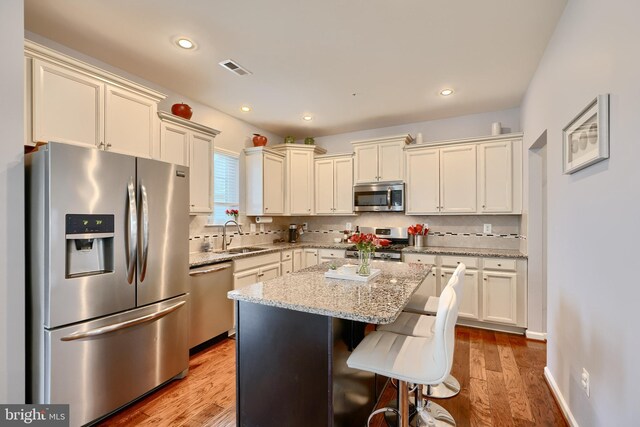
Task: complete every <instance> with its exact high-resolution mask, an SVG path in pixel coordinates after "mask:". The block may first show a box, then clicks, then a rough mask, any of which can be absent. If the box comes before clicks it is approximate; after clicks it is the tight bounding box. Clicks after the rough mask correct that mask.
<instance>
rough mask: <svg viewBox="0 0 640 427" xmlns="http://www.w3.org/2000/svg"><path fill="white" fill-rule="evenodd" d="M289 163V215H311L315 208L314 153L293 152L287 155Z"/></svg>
mask: <svg viewBox="0 0 640 427" xmlns="http://www.w3.org/2000/svg"><path fill="white" fill-rule="evenodd" d="M287 161H288V162H289V177H288V184H289V185H288V189H289V191H288V194H287V198H288V199H289V213H291V214H292V215H310V214H311V213H312V212H311V209H312V207H313V153H311V152H308V151H291V152H290V153H289V154H288V155H287Z"/></svg>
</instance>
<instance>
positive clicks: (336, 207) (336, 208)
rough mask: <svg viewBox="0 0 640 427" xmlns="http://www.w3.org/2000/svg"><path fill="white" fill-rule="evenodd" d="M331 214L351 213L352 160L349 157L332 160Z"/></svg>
mask: <svg viewBox="0 0 640 427" xmlns="http://www.w3.org/2000/svg"><path fill="white" fill-rule="evenodd" d="M316 173H317V171H316ZM316 212H317V207H316ZM333 213H334V214H352V213H353V158H351V157H348V158H344V159H334V160H333Z"/></svg>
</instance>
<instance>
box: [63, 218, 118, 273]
mask: <svg viewBox="0 0 640 427" xmlns="http://www.w3.org/2000/svg"><path fill="white" fill-rule="evenodd" d="M113 224H114V216H113V215H80V214H68V215H67V216H66V230H65V235H66V257H65V258H66V270H65V277H66V278H67V279H71V278H75V277H82V276H93V275H96V274H105V273H112V272H113V236H114V229H113Z"/></svg>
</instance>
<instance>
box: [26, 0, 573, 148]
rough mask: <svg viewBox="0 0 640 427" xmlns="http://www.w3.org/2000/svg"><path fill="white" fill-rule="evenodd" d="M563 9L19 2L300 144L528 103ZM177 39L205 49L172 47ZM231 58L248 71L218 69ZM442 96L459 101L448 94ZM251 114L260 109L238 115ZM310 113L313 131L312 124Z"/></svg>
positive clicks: (95, 51) (110, 56) (71, 38)
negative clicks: (297, 139) (307, 118)
mask: <svg viewBox="0 0 640 427" xmlns="http://www.w3.org/2000/svg"><path fill="white" fill-rule="evenodd" d="M565 4H566V0H482V1H478V0H449V1H444V0H439V1H438V0H397V1H393V0H351V1H345V0H321V1H303V0H270V1H265V0H189V1H185V0H183V1H179V0H135V1H131V0H55V1H51V0H25V28H26V29H27V30H29V31H32V32H34V33H37V34H40V35H42V36H45V37H47V38H50V39H52V40H54V41H57V42H59V43H61V44H64V45H66V46H69V47H70V48H72V49H75V50H78V51H80V52H83V53H85V54H87V55H90V56H93V57H95V58H98V59H100V60H101V61H104V62H106V63H109V64H112V65H114V66H116V67H119V68H122V69H124V70H126V71H128V72H131V73H133V74H136V75H139V76H141V77H143V78H145V79H147V80H150V81H153V82H155V83H157V84H159V85H161V86H164V87H166V88H168V89H170V90H172V91H174V92H177V93H180V94H183V95H185V96H187V97H189V98H192V99H194V100H197V101H199V102H202V103H204V104H207V105H210V106H212V107H214V108H217V109H219V110H222V111H224V112H226V113H228V114H230V115H232V116H234V117H237V118H239V119H242V120H245V121H247V122H249V123H252V124H254V125H256V126H259V127H261V128H263V129H266V130H269V131H271V132H274V133H276V134H279V135H286V134H293V135H296V136H299V137H301V136H306V135H314V136H323V135H331V134H336V133H342V132H349V131H356V130H363V129H371V128H378V127H385V126H393V125H398V124H403V123H411V122H419V121H424V120H434V119H440V118H445V117H453V116H459V115H464V114H473V113H479V112H486V111H496V110H501V109H506V108H511V107H515V106H518V105H520V102H521V100H522V97H523V95H524V93H525V91H526V88H527V85H528V84H529V81H530V79H531V77H532V75H533V73H534V71H535V69H536V67H537V64H538V62H539V60H540V58H541V56H542V53H543V52H544V49H545V47H546V45H547V42H548V40H549V38H550V37H551V34H552V32H553V29H554V27H555V25H556V23H557V20H558V18H559V16H560V14H561V13H562V10H563V8H564V6H565ZM179 36H187V37H189V38H191V39H193V40H194V41H195V42H196V43H197V49H195V50H193V51H185V50H181V49H179V48H177V47H176V46H175V44H174V41H175V39H176V38H177V37H179ZM229 58H231V59H233V60H235V61H237V62H238V63H239V64H240V65H242V66H244V67H246V68H247V69H249V70H250V71H251V72H252V73H253V74H252V75H250V76H244V77H241V76H237V75H235V74H232V73H230V72H229V71H227V70H225V69H223V68H222V67H220V66H219V65H218V62H220V61H222V60H225V59H229ZM445 87H450V88H452V89H454V90H455V94H454V95H452V96H449V97H447V98H445V97H442V96H440V95H439V94H438V93H439V91H440V90H441V89H443V88H445ZM353 94H355V96H354V95H353ZM176 101H179V100H176ZM244 104H247V105H250V106H251V107H252V108H253V110H252V111H251V112H249V113H242V112H241V111H240V107H241V106H242V105H244ZM304 114H310V115H312V116H313V117H314V120H313V121H311V122H304V121H303V120H302V116H303V115H304Z"/></svg>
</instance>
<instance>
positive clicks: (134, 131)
mask: <svg viewBox="0 0 640 427" xmlns="http://www.w3.org/2000/svg"><path fill="white" fill-rule="evenodd" d="M106 94H107V95H106V96H107V100H106V106H105V122H104V141H105V148H106V149H107V150H108V151H114V152H117V153H124V154H130V155H132V156H138V157H147V158H152V157H153V150H154V141H155V140H156V139H157V137H156V134H157V123H158V121H157V113H158V103H157V102H156V101H155V100H152V99H149V98H147V97H145V96H141V95H138V94H136V93H134V92H131V91H128V90H124V89H121V88H119V87H116V86H111V85H107V86H106Z"/></svg>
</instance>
